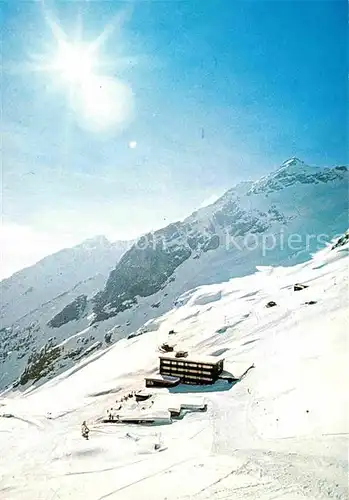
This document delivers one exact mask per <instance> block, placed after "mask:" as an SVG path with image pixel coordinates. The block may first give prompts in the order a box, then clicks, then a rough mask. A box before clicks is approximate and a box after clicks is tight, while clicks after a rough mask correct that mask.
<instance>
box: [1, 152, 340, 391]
mask: <svg viewBox="0 0 349 500" xmlns="http://www.w3.org/2000/svg"><path fill="white" fill-rule="evenodd" d="M347 209H348V170H347V168H346V167H342V166H340V167H335V168H316V167H310V166H307V165H305V164H304V163H303V162H302V161H300V160H298V159H297V158H292V159H290V160H288V161H287V162H285V163H284V164H283V165H282V166H281V167H280V168H279V169H278V170H276V171H275V172H272V173H271V174H269V175H267V176H265V177H263V178H261V179H260V180H258V181H257V182H243V183H240V184H238V185H237V186H235V187H234V188H233V189H231V190H229V191H228V192H227V193H225V194H224V195H223V196H222V197H221V198H220V199H219V200H217V202H215V203H214V204H212V205H210V206H208V207H205V208H202V209H200V210H198V211H196V212H194V213H193V214H192V215H190V216H189V217H188V218H187V219H185V220H183V221H180V222H177V223H174V224H170V225H169V226H167V227H165V228H163V229H161V230H159V231H156V232H154V233H151V234H147V235H145V236H143V237H142V238H140V239H139V241H137V242H136V243H135V244H134V245H133V246H132V247H131V248H130V249H129V250H128V251H127V252H126V253H124V255H123V256H122V257H121V259H120V261H119V262H118V263H117V265H116V266H115V267H114V269H113V270H111V272H110V274H109V277H108V279H107V281H106V283H105V281H104V276H105V274H104V275H103V279H102V277H101V279H100V280H99V281H98V282H97V281H96V280H90V281H89V282H85V281H83V282H82V283H80V284H79V285H78V286H76V287H75V288H74V289H73V290H71V288H69V287H64V286H63V285H62V283H61V282H59V283H60V284H59V285H58V284H57V285H55V283H54V282H55V279H52V286H53V287H54V290H55V294H52V297H53V296H54V297H55V300H54V303H52V302H51V301H50V300H52V298H47V300H46V301H45V302H42V303H41V304H40V305H39V306H36V308H35V310H34V311H33V309H30V307H29V305H28V304H30V300H29V299H27V298H25V297H26V295H25V294H27V295H28V294H29V295H30V293H31V292H30V291H29V292H28V290H30V286H33V285H30V286H29V284H28V283H25V282H24V281H23V283H25V284H22V280H19V282H20V283H21V286H22V291H21V294H22V295H21V299H20V302H19V303H20V304H22V303H24V304H25V307H24V306H22V305H21V306H20V309H19V310H20V311H21V314H17V312H16V311H17V308H16V306H15V305H13V306H12V309H11V307H8V308H7V310H6V311H5V312H4V313H3V322H4V327H6V328H3V329H2V333H0V335H1V339H0V340H1V347H0V349H1V351H0V356H1V357H2V365H3V366H2V368H3V373H4V375H3V376H2V381H0V387H3V388H4V387H6V386H7V385H9V384H10V383H11V382H13V381H15V380H17V383H19V384H20V386H21V387H23V388H25V387H27V385H28V384H30V383H32V382H35V381H39V380H40V381H41V382H42V381H44V380H45V379H46V378H47V377H52V376H54V375H55V374H57V373H61V372H62V371H64V370H66V369H67V368H69V367H71V366H73V365H74V364H75V363H76V362H78V361H79V360H81V359H82V358H85V357H86V356H88V355H89V354H90V353H91V352H93V351H94V350H100V349H101V348H103V347H107V346H108V345H109V344H110V343H113V342H115V341H117V340H119V339H121V338H124V337H134V336H136V335H139V334H142V333H143V332H145V331H150V330H151V329H152V328H153V320H154V318H156V317H158V316H160V315H161V314H164V313H166V312H167V311H169V310H171V309H172V307H173V306H174V305H177V306H179V305H181V304H182V302H183V300H184V297H186V295H185V293H186V292H187V291H188V290H191V289H195V288H196V287H199V286H201V285H207V284H211V283H218V282H222V281H225V280H228V279H230V278H232V277H238V276H244V275H246V274H249V273H252V272H254V271H255V269H256V266H257V265H292V264H296V263H299V262H304V261H306V260H307V259H309V257H310V255H311V254H312V253H313V252H315V251H316V250H318V249H319V248H322V247H323V246H324V245H325V244H326V242H329V241H330V240H331V239H332V238H333V237H334V236H335V235H336V234H341V233H343V232H344V231H345V230H346V229H347V227H348V211H347ZM97 253H98V252H97ZM96 259H97V257H96ZM106 260H107V259H104V258H102V257H101V258H100V261H101V265H102V261H103V262H104V264H106ZM67 262H68V266H70V267H69V268H68V267H67V273H65V274H64V275H65V276H66V275H67V274H69V269H73V270H75V268H77V267H79V265H78V264H77V263H78V262H79V258H77V259H76V261H75V263H74V264H71V263H70V258H69V257H68V258H67ZM114 262H115V261H114ZM96 264H97V261H96ZM104 264H103V265H104ZM87 267H88V266H87ZM97 267H98V266H97ZM107 267H108V266H107V265H105V267H103V269H105V272H108V271H109V270H110V269H111V267H113V266H110V267H109V269H108V270H107V269H106V268H107ZM34 274H35V272H34ZM102 274H103V272H102ZM87 276H91V274H88V273H87V272H86V277H87ZM77 281H78V280H77V279H76V277H74V279H73V280H72V281H71V283H74V286H75V284H76V283H77ZM5 284H6V283H5ZM18 286H19V285H18ZM33 287H34V286H33ZM10 288H11V287H10ZM34 288H35V287H34ZM14 290H16V289H14ZM67 290H71V291H70V292H69V294H66V295H64V296H63V297H62V296H61V295H60V294H63V293H65V292H66V291H67ZM11 293H12V295H11V297H12V302H11V301H10V303H12V304H14V303H15V300H16V297H17V292H16V291H14V292H11ZM44 294H46V296H47V293H46V289H45V292H44ZM41 296H42V294H41ZM179 297H181V298H180V299H179ZM5 302H6V301H5ZM8 311H9V312H8ZM28 313H29V314H28ZM11 314H12V315H11Z"/></svg>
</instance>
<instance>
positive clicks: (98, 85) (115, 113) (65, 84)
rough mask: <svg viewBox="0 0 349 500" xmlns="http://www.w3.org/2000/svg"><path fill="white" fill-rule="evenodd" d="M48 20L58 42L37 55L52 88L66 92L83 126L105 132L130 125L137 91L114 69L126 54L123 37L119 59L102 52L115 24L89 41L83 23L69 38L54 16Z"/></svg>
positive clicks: (39, 66) (38, 70) (48, 17)
mask: <svg viewBox="0 0 349 500" xmlns="http://www.w3.org/2000/svg"><path fill="white" fill-rule="evenodd" d="M46 21H47V23H48V25H49V27H50V29H51V33H52V35H53V40H54V42H55V45H54V46H53V47H51V48H50V49H49V50H47V52H45V53H44V54H39V55H36V56H35V57H34V60H36V63H35V65H33V68H35V71H37V72H38V73H41V75H42V74H44V75H45V78H48V79H50V80H51V86H50V87H51V88H52V87H53V88H54V89H55V91H58V92H59V93H60V94H61V96H64V95H66V99H67V103H68V106H69V108H70V109H72V110H73V111H74V113H75V116H76V120H77V122H78V123H79V125H81V126H82V127H83V128H88V129H91V130H93V131H105V130H107V129H113V130H116V129H119V130H122V129H124V128H125V127H126V126H128V124H129V123H130V121H131V120H132V118H133V110H134V97H133V92H132V90H131V88H130V86H129V84H126V83H124V82H123V81H122V80H121V79H120V76H116V75H115V71H114V69H115V66H116V65H117V63H118V59H119V58H120V56H121V55H122V54H121V52H120V46H122V40H119V44H118V50H119V52H118V57H117V58H115V56H114V57H111V56H110V55H109V57H104V56H103V57H102V54H101V49H102V46H103V45H104V44H105V42H106V40H107V39H108V37H109V36H111V34H112V32H113V26H112V25H110V26H109V27H105V28H104V30H103V31H102V32H101V34H100V35H99V36H97V38H95V39H93V40H89V41H88V40H84V38H83V26H82V23H80V24H79V25H78V29H77V30H76V31H77V32H76V34H75V36H73V37H69V36H68V35H67V34H66V33H65V32H64V30H63V29H62V27H61V26H60V25H59V24H58V23H57V22H56V21H54V20H53V18H52V17H51V16H50V15H47V16H46ZM120 42H121V43H120ZM110 73H113V74H110Z"/></svg>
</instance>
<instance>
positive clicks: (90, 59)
mask: <svg viewBox="0 0 349 500" xmlns="http://www.w3.org/2000/svg"><path fill="white" fill-rule="evenodd" d="M94 62H95V61H94V54H93V52H92V51H91V50H90V48H89V46H83V45H73V44H70V43H67V42H60V44H59V48H58V51H57V54H56V56H55V58H54V59H53V63H52V69H53V70H54V71H56V72H57V73H58V74H59V75H60V76H61V77H62V79H63V80H65V81H66V82H67V83H70V84H80V83H84V82H86V81H87V80H88V79H90V78H91V77H93V67H94Z"/></svg>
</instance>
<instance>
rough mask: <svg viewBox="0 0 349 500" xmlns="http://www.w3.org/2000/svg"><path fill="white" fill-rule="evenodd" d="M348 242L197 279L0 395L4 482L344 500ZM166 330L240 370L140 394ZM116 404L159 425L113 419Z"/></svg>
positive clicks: (26, 486)
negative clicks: (137, 325)
mask: <svg viewBox="0 0 349 500" xmlns="http://www.w3.org/2000/svg"><path fill="white" fill-rule="evenodd" d="M348 250H349V243H348V237H347V236H344V237H343V238H341V239H340V241H338V242H336V243H333V244H332V245H331V246H329V247H328V248H326V249H325V250H322V251H320V252H317V253H316V254H315V255H314V257H313V258H312V259H310V260H309V261H307V262H304V263H302V264H298V265H296V266H289V267H271V266H269V267H261V268H259V270H258V271H257V272H255V273H254V274H252V275H248V276H245V277H242V278H235V279H231V280H229V281H227V282H223V283H217V284H212V285H204V286H201V287H198V288H196V289H194V290H190V291H187V292H186V293H185V294H184V295H183V296H181V297H179V300H178V304H177V306H176V307H174V308H173V309H171V310H170V311H168V312H167V313H166V314H164V315H162V316H160V317H158V318H157V319H154V320H153V322H152V331H151V332H149V333H147V334H146V335H140V336H137V337H135V338H130V339H123V340H121V341H120V342H118V343H116V344H115V345H113V346H111V347H109V348H108V349H106V350H104V351H103V352H100V353H95V354H93V355H91V356H90V357H88V358H86V359H85V360H82V361H80V362H79V363H78V364H77V365H76V366H74V367H72V368H71V369H70V370H68V371H66V372H65V373H63V374H61V375H60V376H58V377H56V378H54V379H53V380H50V381H49V382H48V383H46V384H45V385H43V386H41V387H38V388H33V387H32V388H30V389H29V390H28V391H27V392H26V393H24V394H23V392H16V391H13V392H10V393H7V394H6V395H2V396H0V444H1V451H2V453H1V454H0V495H1V494H2V495H3V498H6V499H7V500H27V499H29V498H35V499H38V500H44V499H45V500H46V499H50V500H54V499H55V498H61V499H66V498H74V500H81V499H84V500H96V499H100V500H102V499H107V498H108V499H109V498H112V499H113V500H134V499H138V498H141V499H144V500H165V499H166V500H190V499H194V498H195V499H196V500H223V499H234V500H240V499H241V500H242V499H243V500H255V499H257V498H258V499H261V500H271V499H276V498H277V499H283V500H296V499H308V500H325V499H327V498H331V499H335V500H344V499H347V498H348V481H347V478H348V476H347V473H348V434H349V427H348V419H347V412H346V410H345V409H346V408H348V404H349V401H348V390H347V389H348V376H347V375H348V374H347V368H346V367H347V359H348V354H349V353H348V342H347V321H348V317H347V308H348V273H347V270H348V259H349V257H348ZM295 283H302V284H304V285H307V288H304V289H303V290H300V291H295V290H294V284H295ZM271 301H273V302H274V304H275V305H274V307H266V306H267V305H268V304H269V303H271ZM170 330H173V331H174V332H175V333H174V334H172V335H169V331H170ZM163 342H171V343H175V344H176V349H185V350H187V351H189V353H190V355H192V354H193V355H200V354H203V353H205V354H211V355H221V354H222V355H223V356H224V357H225V362H224V363H225V364H224V369H225V370H226V371H227V372H229V373H230V374H232V375H234V376H235V379H236V380H235V382H234V383H228V382H224V381H222V380H221V381H218V382H216V384H214V385H213V386H185V385H179V386H177V387H175V388H173V389H170V390H168V389H157V390H154V391H153V390H152V391H151V392H152V394H151V397H150V398H149V399H148V400H147V401H145V402H144V403H141V404H139V403H136V402H135V401H134V399H135V398H134V397H129V395H130V393H132V392H133V391H138V390H140V389H141V390H143V388H144V377H145V376H149V375H150V374H153V373H154V371H155V370H156V369H157V367H158V363H159V361H158V355H159V351H158V347H159V345H161V344H162V343H163ZM252 365H253V368H251V369H250V370H248V371H247V372H246V369H247V368H249V367H251V366H252ZM245 372H246V373H245ZM244 373H245V375H243V374H244ZM184 405H185V406H186V408H187V410H186V411H181V413H180V414H179V416H177V417H176V416H174V417H173V418H171V417H170V416H169V415H170V413H169V409H170V408H171V411H172V412H173V410H176V409H177V408H181V407H182V406H184ZM110 408H115V409H116V408H118V412H119V413H120V414H121V415H124V414H125V415H129V416H130V415H138V416H139V415H141V416H140V419H142V416H149V415H153V416H154V418H155V420H156V422H157V425H153V426H152V425H148V426H145V425H132V424H126V423H124V424H115V423H105V422H102V420H103V418H105V417H106V415H107V410H109V409H110ZM195 408H204V410H206V411H200V412H199V413H197V412H196V411H195ZM160 414H161V415H162V416H163V419H164V416H165V415H167V420H166V425H160V423H161V422H160V418H159V417H158V415H160ZM157 419H158V420H157ZM83 420H86V421H87V424H88V426H89V428H90V438H89V440H88V441H86V440H85V439H83V438H82V437H81V434H80V426H81V423H82V421H83ZM164 420H165V419H164Z"/></svg>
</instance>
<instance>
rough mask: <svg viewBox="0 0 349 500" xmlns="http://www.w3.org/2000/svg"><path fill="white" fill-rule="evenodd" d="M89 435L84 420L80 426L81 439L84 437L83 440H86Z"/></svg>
mask: <svg viewBox="0 0 349 500" xmlns="http://www.w3.org/2000/svg"><path fill="white" fill-rule="evenodd" d="M89 433H90V429H89V428H88V427H87V425H86V420H84V421H83V423H82V426H81V435H82V437H84V438H85V439H87V440H88V435H89Z"/></svg>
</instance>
